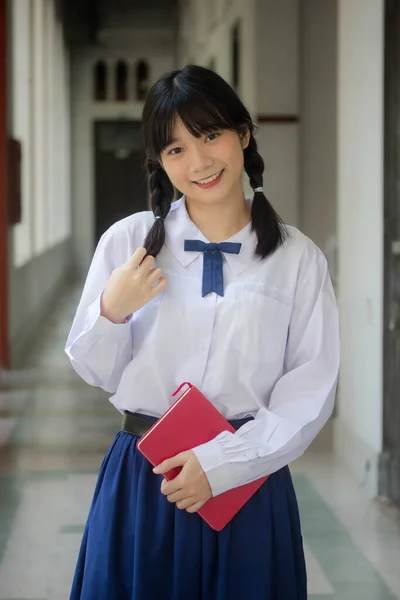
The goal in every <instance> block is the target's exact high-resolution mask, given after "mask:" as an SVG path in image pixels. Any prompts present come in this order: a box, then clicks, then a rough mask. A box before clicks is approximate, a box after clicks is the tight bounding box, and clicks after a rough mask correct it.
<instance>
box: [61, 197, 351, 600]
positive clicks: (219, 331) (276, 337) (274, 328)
mask: <svg viewBox="0 0 400 600" xmlns="http://www.w3.org/2000/svg"><path fill="white" fill-rule="evenodd" d="M249 202H250V201H249ZM153 222H154V216H153V214H152V213H151V212H142V213H138V214H134V215H132V216H130V217H128V218H126V219H124V220H122V221H119V222H118V223H116V224H114V225H113V226H112V227H111V228H110V229H109V230H108V231H107V232H106V233H105V234H104V235H103V237H102V238H101V240H100V242H99V244H98V247H97V249H96V252H95V255H94V258H93V261H92V264H91V267H90V270H89V273H88V276H87V280H86V284H85V287H84V290H83V294H82V297H81V301H80V303H79V307H78V310H77V313H76V316H75V319H74V322H73V325H72V328H71V331H70V334H69V337H68V340H67V345H66V352H67V354H68V356H69V358H70V360H71V363H72V365H73V367H74V369H75V370H76V372H77V373H78V374H79V375H80V376H81V377H82V378H83V379H84V380H85V381H86V382H87V383H89V384H91V385H94V386H99V387H102V388H103V389H105V390H107V391H108V392H110V394H112V396H111V399H110V401H111V402H112V404H113V405H114V406H115V407H116V409H117V410H119V411H120V412H121V413H122V414H125V413H126V412H128V413H134V414H142V415H145V416H146V417H152V418H153V419H154V418H156V417H159V416H160V415H161V414H163V413H164V412H165V411H166V410H167V408H168V407H169V406H170V405H171V404H172V402H173V400H174V399H173V398H172V397H171V394H172V393H173V392H174V391H175V390H176V388H177V387H178V386H179V385H180V384H181V383H182V382H184V381H190V382H191V383H192V384H194V385H195V386H197V387H198V388H199V389H200V390H201V391H202V392H203V394H204V395H205V396H206V397H207V398H208V399H209V400H210V401H211V402H212V403H213V404H214V405H215V406H216V407H217V409H218V410H219V411H220V412H221V413H222V414H223V415H224V416H225V417H226V418H227V419H228V420H231V421H232V422H233V423H236V424H237V420H238V419H242V421H239V425H241V426H240V427H239V428H237V427H236V429H237V431H235V432H234V433H229V432H224V433H222V434H220V435H219V436H218V437H217V438H215V439H214V440H212V441H210V442H208V443H206V444H202V445H200V446H198V447H196V448H194V452H195V454H196V456H197V458H198V459H199V461H200V464H201V465H202V467H203V469H204V471H205V473H206V475H207V478H208V480H209V483H210V486H211V489H212V493H213V495H214V496H216V495H218V494H221V493H223V492H225V491H226V490H229V489H231V488H233V487H236V486H239V485H242V484H245V483H248V482H250V481H254V480H256V479H258V478H259V477H261V476H264V475H270V477H269V478H268V480H267V481H266V482H265V483H264V484H263V486H262V487H261V488H260V489H259V490H258V492H257V493H256V494H255V495H254V496H253V497H252V498H251V500H250V501H249V502H248V503H247V504H246V505H245V506H244V507H243V509H242V510H241V511H240V512H239V513H238V514H237V516H236V517H235V518H234V519H233V521H232V522H231V523H229V524H228V525H227V526H226V527H225V528H224V529H223V530H222V531H221V532H219V533H217V532H215V531H213V530H212V529H211V528H210V527H209V526H208V525H207V524H205V523H204V522H203V520H202V519H201V517H200V516H199V515H197V514H190V513H187V512H186V511H185V510H179V509H178V508H177V507H176V506H175V504H171V503H169V502H168V500H167V498H166V497H165V496H164V495H162V494H161V492H160V485H161V481H162V476H159V475H154V474H153V472H152V467H151V465H150V464H149V463H148V462H147V461H146V460H145V459H144V458H143V457H142V455H141V454H140V453H139V451H138V450H137V449H136V442H137V439H138V437H137V436H134V435H131V434H129V433H126V432H125V431H121V432H119V433H118V434H117V436H116V438H115V440H114V441H113V443H112V445H111V448H110V449H109V451H108V453H107V455H106V457H105V458H104V461H103V464H102V466H101V469H100V474H99V479H98V483H97V486H96V490H95V494H94V499H93V503H92V506H91V509H90V514H89V518H88V522H87V525H86V529H85V533H84V536H83V540H82V546H81V551H80V554H79V558H78V564H77V569H76V573H75V579H74V582H73V589H72V592H71V600H78V599H82V600H154V599H157V600H228V599H229V600H306V597H307V592H306V572H305V564H304V554H303V546H302V536H301V529H300V522H299V515H298V507H297V501H296V497H295V493H294V489H293V485H292V481H291V476H290V472H289V469H288V466H287V465H288V464H289V463H290V462H291V461H293V460H295V459H296V458H298V457H299V456H300V455H302V454H303V452H304V451H305V450H306V448H307V447H308V445H309V444H310V443H311V441H312V440H313V439H314V437H315V436H316V435H317V433H318V432H319V430H320V429H321V428H322V426H323V425H324V423H325V422H326V421H327V419H328V418H329V416H330V414H331V412H332V408H333V404H334V396H335V391H336V382H337V374H338V368H339V327H338V313H337V305H336V300H335V296H334V292H333V289H332V284H331V280H330V277H329V273H328V268H327V262H326V259H325V257H324V256H323V254H322V252H321V251H320V250H319V249H318V247H317V246H316V245H315V244H314V243H313V242H312V241H311V240H310V239H308V238H307V237H306V236H305V235H303V234H302V233H301V232H300V231H298V230H297V229H296V228H294V227H288V233H289V235H288V238H287V240H286V241H285V243H284V245H283V246H282V247H280V248H278V249H277V250H276V252H275V253H274V254H273V255H272V256H269V257H268V258H267V259H265V260H260V259H259V258H257V257H255V256H254V249H255V244H256V236H255V234H254V233H253V232H252V231H251V225H250V224H249V225H247V226H246V227H245V228H244V229H242V230H241V231H240V232H238V233H237V234H236V235H234V236H232V237H231V238H230V239H229V240H226V242H227V243H228V244H233V245H232V246H226V247H225V248H224V247H223V246H222V249H223V250H226V251H223V250H222V249H221V250H220V249H219V247H218V246H215V245H214V246H212V247H211V246H207V244H208V243H209V241H208V240H207V239H206V238H205V237H204V236H203V234H202V233H201V232H200V231H199V229H198V228H197V227H196V225H195V224H194V223H193V222H192V221H191V220H190V218H189V215H188V213H187V210H186V205H185V200H184V197H182V198H181V199H179V200H178V201H177V202H174V203H173V204H172V207H171V210H170V213H169V214H168V216H167V218H166V220H165V228H166V242H165V245H164V247H163V249H162V251H161V252H160V254H159V255H158V257H157V259H156V265H157V266H159V267H161V268H162V269H163V272H164V275H165V277H166V278H167V286H166V289H165V290H164V291H163V292H162V293H161V294H160V295H159V296H157V297H156V298H154V299H153V300H151V301H150V302H149V303H148V304H146V305H145V306H144V307H143V308H141V309H140V310H139V311H137V312H136V313H135V314H133V315H132V316H131V317H129V318H128V319H127V320H126V322H125V323H124V324H113V323H111V322H110V321H108V320H107V319H106V318H105V317H103V316H102V315H101V314H100V300H101V294H102V292H103V290H104V287H105V285H106V283H107V281H108V279H109V277H110V275H111V272H112V271H113V269H115V268H116V267H118V266H119V265H121V264H123V263H125V262H126V261H127V260H128V259H129V258H130V256H131V255H132V254H133V253H134V251H135V250H136V249H137V247H138V246H142V245H143V242H144V238H145V236H146V234H147V232H148V230H149V229H150V227H151V225H152V224H153ZM185 240H186V243H185ZM211 248H213V250H214V251H212V250H211ZM216 258H217V261H218V260H219V261H220V262H222V270H221V269H220V270H219V271H218V264H216V263H215V262H213V261H215V259H216ZM210 290H211V291H210ZM215 290H216V291H215ZM146 417H144V418H146ZM243 423H244V424H243Z"/></svg>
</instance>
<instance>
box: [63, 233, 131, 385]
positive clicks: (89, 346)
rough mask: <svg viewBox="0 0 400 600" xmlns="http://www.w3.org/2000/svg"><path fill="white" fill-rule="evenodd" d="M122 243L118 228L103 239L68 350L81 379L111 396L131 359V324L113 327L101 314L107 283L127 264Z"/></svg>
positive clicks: (72, 328) (91, 270)
mask: <svg viewBox="0 0 400 600" xmlns="http://www.w3.org/2000/svg"><path fill="white" fill-rule="evenodd" d="M121 243H122V240H121V236H120V235H119V231H117V230H116V227H115V226H113V227H111V228H110V229H109V230H108V231H107V232H106V233H105V234H104V235H103V236H102V238H101V239H100V241H99V243H98V246H97V248H96V251H95V254H94V256H93V260H92V263H91V265H90V268H89V272H88V275H87V278H86V282H85V286H84V289H83V292H82V296H81V299H80V302H79V306H78V309H77V312H76V315H75V318H74V321H73V324H72V327H71V331H70V333H69V336H68V339H67V343H66V346H65V351H66V353H67V355H68V357H69V359H70V361H71V364H72V366H73V368H74V369H75V371H76V372H77V373H78V375H80V376H81V377H82V379H84V380H85V381H86V382H87V383H89V384H90V385H93V386H96V387H101V388H103V389H104V390H106V391H107V392H112V393H114V392H115V391H116V390H117V387H118V384H119V381H120V379H121V376H122V373H123V371H124V369H125V367H126V366H127V365H128V363H129V362H130V361H131V358H132V333H131V322H130V320H128V321H127V322H126V323H124V324H114V323H111V322H110V321H109V320H108V319H106V318H105V317H103V316H102V315H101V314H100V302H101V296H102V293H103V290H104V288H105V286H106V284H107V281H108V279H109V278H110V275H111V273H112V271H113V270H114V269H115V268H116V267H117V266H119V265H120V264H122V263H123V262H125V260H126V258H125V256H124V252H123V251H122V250H121ZM122 245H123V243H122Z"/></svg>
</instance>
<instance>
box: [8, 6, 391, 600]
mask: <svg viewBox="0 0 400 600" xmlns="http://www.w3.org/2000/svg"><path fill="white" fill-rule="evenodd" d="M187 63H197V64H201V65H206V66H209V67H210V68H212V69H214V70H216V71H217V72H218V73H219V74H220V75H222V76H223V77H224V78H225V79H226V80H227V81H228V82H229V83H230V84H231V85H232V86H233V87H234V88H235V89H236V90H237V92H238V93H239V95H240V96H241V98H242V99H243V101H244V102H245V104H246V106H247V107H248V108H249V110H250V112H251V114H252V116H253V118H254V120H255V122H256V123H257V125H258V134H257V139H258V143H259V148H260V152H261V154H262V155H263V157H264V159H265V163H266V171H265V179H264V188H265V189H266V191H267V196H268V197H269V199H270V200H271V202H272V203H273V205H274V206H275V208H276V210H277V211H278V213H280V214H281V216H282V217H283V219H284V220H285V221H286V222H287V223H289V224H291V225H295V226H297V227H299V228H300V229H301V230H302V231H303V232H304V233H305V234H306V235H308V236H309V237H311V238H312V239H313V240H314V241H315V242H316V243H317V244H318V245H319V246H320V248H321V249H322V250H323V251H324V253H325V254H326V256H327V259H328V262H329V266H330V271H331V277H332V280H333V282H334V286H335V289H336V293H337V297H338V302H339V306H340V313H341V328H342V367H341V376H340V383H339V390H338V397H337V403H336V409H335V414H334V416H333V417H332V418H331V420H330V421H329V423H328V424H327V426H326V427H325V428H324V430H323V432H322V433H321V434H320V436H319V437H318V438H317V440H316V441H315V443H314V444H313V445H312V446H311V448H310V449H309V450H308V451H307V453H306V455H305V456H304V457H302V458H301V459H300V460H299V461H296V463H295V464H293V465H292V471H293V474H294V482H295V487H296V491H297V494H298V498H299V504H300V511H301V516H302V521H303V533H304V542H305V547H306V553H307V564H308V573H309V591H310V598H311V599H314V600H317V599H319V600H322V599H326V600H333V599H335V600H356V599H360V600H361V599H362V600H389V599H392V598H400V570H399V565H400V527H399V509H400V0H146V2H142V1H139V0H8V1H7V0H0V600H6V599H8V600H17V599H18V600H62V599H66V598H67V597H68V594H69V588H70V583H71V579H72V576H73V571H74V567H75V561H76V557H77V552H78V548H79V543H80V539H81V536H82V533H83V527H84V523H85V520H86V516H87V511H88V508H89V503H90V501H91V497H92V493H93V489H94V485H95V481H96V474H97V471H98V468H99V466H100V462H101V459H102V457H103V454H104V452H105V451H106V449H107V447H108V445H109V444H110V442H111V440H112V437H113V435H114V434H115V433H116V432H117V431H118V429H119V426H120V415H119V414H118V413H117V411H115V409H113V408H112V407H111V406H110V405H109V403H108V399H107V394H105V393H104V392H102V391H101V390H98V389H95V388H91V387H89V386H88V385H86V384H84V383H83V382H81V381H80V380H79V378H78V377H77V375H75V373H74V372H73V371H72V368H71V367H70V365H69V362H68V359H67V357H66V356H65V355H64V344H65V341H66V336H67V333H68V330H69V327H70V325H71V322H72V318H73V315H74V311H75V309H76V305H77V302H78V299H79V294H80V291H81V287H82V282H83V280H84V277H85V274H86V272H87V268H88V266H89V263H90V260H91V257H92V254H93V251H94V248H95V245H96V243H97V241H98V239H99V237H100V235H101V234H102V233H103V232H104V231H105V230H106V229H107V228H108V227H109V226H110V225H111V224H112V223H113V222H114V221H116V220H118V219H121V218H123V217H125V216H127V215H128V214H131V213H132V212H136V211H141V210H145V209H146V208H147V207H148V193H147V186H146V180H145V176H144V172H143V169H142V161H143V150H142V146H141V139H140V120H141V113H142V108H143V101H144V99H145V97H146V94H147V91H148V89H149V86H151V84H152V83H153V82H154V81H155V80H156V79H157V78H158V77H159V76H160V75H162V74H163V73H164V72H165V71H166V70H169V69H171V68H173V67H180V66H183V65H185V64H187ZM110 600H119V599H110ZM155 600H156V599H155ZM188 600H190V599H188ZM244 600H245V599H244Z"/></svg>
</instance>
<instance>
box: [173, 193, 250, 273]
mask: <svg viewBox="0 0 400 600" xmlns="http://www.w3.org/2000/svg"><path fill="white" fill-rule="evenodd" d="M165 231H166V236H165V245H166V247H167V248H168V250H169V251H170V252H171V254H172V255H173V256H174V257H175V258H176V260H177V261H179V262H180V264H181V265H182V266H184V267H186V266H187V265H189V264H190V263H191V262H193V261H194V260H195V259H196V258H197V257H198V256H199V255H200V254H202V253H201V252H187V251H185V249H184V240H201V241H203V242H206V243H208V242H209V241H210V240H208V239H207V238H206V237H205V236H204V235H203V234H202V232H201V231H200V229H198V227H196V225H195V224H194V223H193V221H192V220H191V219H190V217H189V214H188V212H187V209H186V203H185V196H182V197H181V198H179V200H177V201H176V202H173V203H172V204H171V210H170V212H169V213H168V216H167V218H166V219H165ZM223 241H224V242H239V243H241V244H242V247H241V249H240V252H239V254H228V253H226V254H223V256H224V258H225V260H226V262H227V264H228V266H229V267H230V268H231V269H232V271H233V272H234V273H235V275H239V274H240V273H242V272H243V271H244V270H245V269H248V268H249V267H250V266H251V265H252V263H253V261H254V250H255V247H256V243H257V236H256V235H255V234H254V233H253V232H252V231H251V223H248V224H247V225H246V226H245V227H244V228H243V229H241V230H240V231H239V232H238V233H236V234H235V235H233V236H232V237H230V238H228V239H227V240H223Z"/></svg>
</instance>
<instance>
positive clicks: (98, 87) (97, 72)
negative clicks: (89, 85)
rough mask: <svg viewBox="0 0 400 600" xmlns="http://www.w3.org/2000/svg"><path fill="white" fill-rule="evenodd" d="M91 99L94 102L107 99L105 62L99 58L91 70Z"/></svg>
mask: <svg viewBox="0 0 400 600" xmlns="http://www.w3.org/2000/svg"><path fill="white" fill-rule="evenodd" d="M93 80H94V81H93V88H94V89H93V99H94V100H95V101H96V102H103V101H104V100H106V99H107V64H106V63H105V62H104V61H103V60H99V61H98V62H97V63H96V65H95V67H94V72H93Z"/></svg>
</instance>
